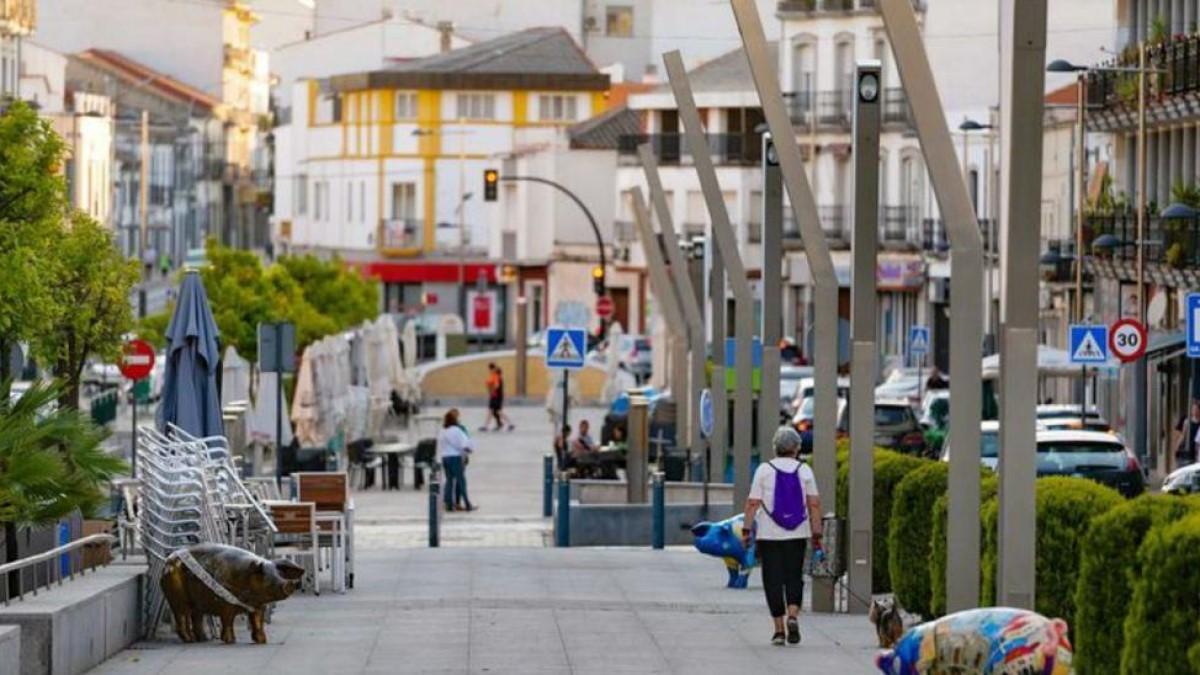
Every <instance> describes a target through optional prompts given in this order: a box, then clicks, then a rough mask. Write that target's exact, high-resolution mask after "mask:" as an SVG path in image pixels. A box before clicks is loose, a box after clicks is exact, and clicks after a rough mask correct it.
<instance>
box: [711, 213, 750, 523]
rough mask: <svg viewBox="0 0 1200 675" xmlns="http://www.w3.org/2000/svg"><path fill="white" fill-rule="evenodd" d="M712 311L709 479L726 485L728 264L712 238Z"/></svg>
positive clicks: (736, 509) (736, 508)
mask: <svg viewBox="0 0 1200 675" xmlns="http://www.w3.org/2000/svg"><path fill="white" fill-rule="evenodd" d="M707 250H708V260H709V270H708V308H709V320H710V321H711V325H710V327H709V328H710V329H711V330H712V339H711V340H710V342H709V344H711V345H712V380H711V384H710V385H709V386H710V388H711V391H712V400H713V434H712V438H710V439H708V445H709V458H708V471H709V474H708V475H709V476H710V478H709V480H711V481H713V482H716V483H724V482H725V453H726V452H728V450H729V394H728V392H726V390H725V336H726V335H728V334H729V329H728V327H727V325H726V316H725V314H726V311H725V310H726V306H725V263H724V262H723V261H722V260H721V247H720V246H717V244H716V242H715V241H714V240H713V238H712V237H711V236H710V237H709V238H708V242H707ZM741 512H742V505H741V504H738V503H736V502H734V504H733V512H732V513H741Z"/></svg>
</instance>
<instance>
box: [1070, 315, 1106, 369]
mask: <svg viewBox="0 0 1200 675" xmlns="http://www.w3.org/2000/svg"><path fill="white" fill-rule="evenodd" d="M1068 352H1069V353H1070V355H1071V363H1078V364H1080V365H1089V364H1103V363H1104V362H1105V361H1108V326H1093V325H1090V324H1076V325H1073V326H1071V346H1070V349H1068Z"/></svg>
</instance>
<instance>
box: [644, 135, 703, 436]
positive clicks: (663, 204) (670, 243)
mask: <svg viewBox="0 0 1200 675" xmlns="http://www.w3.org/2000/svg"><path fill="white" fill-rule="evenodd" d="M638 156H639V157H641V159H642V171H643V172H644V173H645V174H646V185H647V186H649V188H650V201H651V203H652V204H653V205H654V211H655V214H656V215H657V216H658V229H659V230H660V232H661V233H662V240H663V248H665V249H666V250H667V258H666V260H667V263H669V265H670V268H671V270H670V272H671V278H672V279H673V280H674V282H675V290H676V292H677V294H678V296H679V299H680V302H679V305H680V308H681V309H682V310H683V318H684V321H686V322H687V333H688V342H689V345H688V349H689V352H690V354H689V357H688V358H689V360H688V371H689V373H688V378H687V379H686V380H685V382H687V387H686V389H685V390H684V391H676V390H673V391H675V400H676V401H677V409H679V408H686V409H687V417H686V420H687V430H688V433H687V438H688V441H689V447H690V448H691V450H692V457H703V456H704V439H703V438H701V436H700V391H701V390H702V389H704V378H705V373H704V359H705V353H704V352H705V350H704V315H703V314H702V313H701V312H700V304H699V302H698V301H697V299H696V291H695V289H693V288H692V278H691V275H690V274H689V270H688V265H687V261H686V260H684V257H683V252H682V251H680V249H679V237H677V236H676V234H675V221H674V219H673V218H672V217H671V208H670V206H668V205H667V196H666V193H665V192H664V191H663V186H662V180H661V179H660V177H659V175H658V162H657V160H655V158H654V151H653V150H651V148H650V145H649V144H648V143H643V144H642V145H639V146H638ZM680 387H681V388H682V387H683V383H681V384H680ZM677 433H678V432H677ZM681 444H682V443H681Z"/></svg>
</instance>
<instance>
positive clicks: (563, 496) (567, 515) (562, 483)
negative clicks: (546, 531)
mask: <svg viewBox="0 0 1200 675" xmlns="http://www.w3.org/2000/svg"><path fill="white" fill-rule="evenodd" d="M554 545H555V546H557V547H559V548H566V547H568V546H570V545H571V481H570V479H568V478H567V477H566V475H565V474H564V475H563V476H562V477H561V478H559V480H558V515H557V519H556V520H555V524H554Z"/></svg>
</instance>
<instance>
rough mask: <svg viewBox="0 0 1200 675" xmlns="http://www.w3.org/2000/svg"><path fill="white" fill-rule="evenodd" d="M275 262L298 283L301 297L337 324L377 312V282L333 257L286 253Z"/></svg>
mask: <svg viewBox="0 0 1200 675" xmlns="http://www.w3.org/2000/svg"><path fill="white" fill-rule="evenodd" d="M278 265H279V266H280V267H282V268H283V269H285V270H287V273H288V275H289V276H291V277H292V278H293V279H295V280H296V283H298V284H299V285H300V288H301V291H302V292H303V294H304V298H305V300H307V301H308V303H309V304H311V305H312V306H313V307H314V308H316V309H317V311H319V312H321V313H322V314H324V315H326V316H328V317H329V318H331V319H333V321H334V322H335V323H336V324H337V325H338V326H339V327H349V326H354V325H357V324H359V323H362V322H363V321H366V320H368V319H373V318H375V317H376V316H377V315H378V314H379V285H378V284H377V283H375V282H374V281H372V280H370V279H366V278H364V277H363V276H362V275H361V274H359V273H358V271H357V270H354V269H352V268H350V267H349V266H347V265H346V263H344V262H343V261H342V260H341V259H339V258H337V257H335V258H333V259H332V260H321V259H320V258H317V257H316V256H311V255H306V256H286V257H283V258H280V260H279V263H278Z"/></svg>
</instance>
